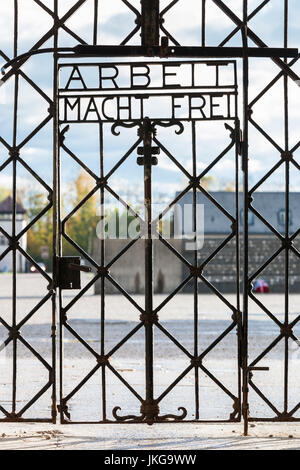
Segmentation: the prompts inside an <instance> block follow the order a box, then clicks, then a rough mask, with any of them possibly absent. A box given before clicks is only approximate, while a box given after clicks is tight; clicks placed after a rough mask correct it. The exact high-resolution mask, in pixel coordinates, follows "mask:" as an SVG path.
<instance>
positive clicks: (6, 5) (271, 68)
mask: <svg viewBox="0 0 300 470" xmlns="http://www.w3.org/2000/svg"><path fill="white" fill-rule="evenodd" d="M39 3H40V4H43V5H44V6H45V7H46V8H49V9H51V8H52V7H53V0H43V1H40V2H39ZM75 3H76V1H75V0H63V1H62V0H60V1H59V16H60V17H62V16H63V15H64V14H65V13H66V12H68V10H69V9H70V8H71V7H72V6H73V5H74V4H75ZM130 3H131V4H132V5H133V6H134V7H135V8H137V9H139V8H140V6H139V1H138V0H131V2H130ZM225 3H226V5H227V6H229V7H230V8H231V9H232V10H233V11H234V13H235V14H236V15H238V16H239V17H241V14H242V1H241V0H228V1H226V2H225ZM260 3H261V1H258V0H249V11H250V12H251V11H253V10H254V9H255V8H256V7H257V6H258V5H259V4H260ZM13 4H14V2H13V0H7V1H5V2H4V1H2V2H0V58H1V60H0V61H1V66H2V65H3V64H4V63H5V55H6V56H8V57H11V56H12V51H13V34H12V33H13ZM99 4H100V14H99V24H98V43H101V44H119V43H120V42H121V41H122V40H123V39H124V37H125V36H126V35H127V34H128V33H129V32H130V31H131V29H132V28H133V27H134V26H135V23H134V20H135V15H134V14H133V13H132V11H131V10H130V9H129V8H128V7H127V6H126V5H125V4H124V3H123V2H122V0H100V2H99ZM168 4H169V1H167V0H162V1H161V5H162V8H164V7H165V6H166V5H168ZM200 4H201V2H200V0H179V1H178V3H177V4H176V5H175V6H174V7H173V8H172V9H171V10H170V11H169V12H168V13H166V15H165V23H164V26H165V27H166V28H167V29H168V31H170V33H171V34H172V35H173V36H174V37H176V39H177V40H178V42H179V43H180V44H181V45H199V44H200V39H201V8H200ZM283 4H284V2H283V0H270V1H269V3H268V4H267V5H266V7H264V8H263V9H262V10H261V11H260V12H259V13H258V14H257V15H256V16H255V17H254V18H253V19H252V20H251V21H250V22H249V27H250V28H251V29H252V30H253V31H254V32H255V33H256V34H257V35H258V36H259V37H260V38H261V39H262V40H263V41H264V42H265V43H266V44H267V45H269V46H273V47H282V46H283V24H282V14H283ZM289 7H290V11H289V26H290V29H289V45H290V46H291V47H298V46H299V44H300V41H299V38H300V23H299V14H300V3H299V0H290V1H289ZM92 12H93V0H87V1H86V2H85V3H84V5H83V6H82V7H81V8H80V9H79V10H78V11H77V12H76V13H75V14H74V15H73V16H72V17H71V18H70V19H69V20H68V21H67V22H66V26H68V28H70V29H71V30H72V31H73V32H74V33H76V34H77V35H78V36H80V37H81V38H82V39H83V40H84V41H85V42H87V43H91V41H92V16H93V14H92ZM51 25H52V19H51V16H50V15H49V13H48V12H47V11H45V9H43V8H41V5H38V2H36V1H35V0H19V23H18V29H19V33H18V34H19V43H18V53H19V54H20V53H23V52H25V51H27V50H28V49H29V48H31V47H32V46H33V45H34V44H35V42H36V41H38V40H39V38H40V37H41V36H43V34H45V33H46V32H47V31H48V30H49V29H50V28H51ZM234 27H235V26H234V24H233V23H232V21H231V20H229V19H228V18H227V17H226V16H225V15H224V14H223V12H222V11H221V10H220V9H219V8H218V7H217V6H216V5H214V3H213V1H212V0H207V30H206V37H207V45H211V46H215V45H218V44H219V43H220V42H221V41H222V40H223V39H224V38H225V37H226V36H227V35H228V34H229V33H230V32H231V31H232V30H233V29H234ZM138 40H139V36H138V35H135V36H134V37H133V38H132V40H131V41H130V44H137V43H138ZM59 43H60V46H73V45H76V44H77V41H76V39H74V38H73V37H72V36H71V35H70V34H69V33H68V32H66V31H61V33H60V37H59ZM227 45H228V46H234V45H240V34H239V33H238V34H236V35H234V36H233V38H232V39H231V40H230V41H229V42H228V44H227ZM251 45H252V46H253V44H251V41H250V46H251ZM51 46H52V40H49V41H48V42H46V43H45V44H44V45H43V47H51ZM250 66H251V71H250V99H253V98H255V97H256V95H257V94H258V93H259V92H260V91H261V90H262V89H263V88H264V87H265V86H266V85H267V84H268V83H269V82H270V81H271V80H272V79H273V77H274V76H276V75H277V73H278V71H279V69H278V67H277V66H276V65H275V64H274V63H273V62H272V61H271V60H269V59H252V60H251V61H250ZM22 70H23V71H24V73H25V74H26V76H27V77H29V78H30V79H31V80H34V81H35V82H36V83H37V84H38V85H39V86H40V87H41V88H42V90H43V92H44V93H45V94H46V95H48V96H49V97H50V98H51V96H52V88H51V86H52V62H51V56H50V55H47V56H46V55H45V56H36V57H33V58H31V59H30V60H28V61H27V62H26V64H25V65H24V66H23V67H22ZM294 70H295V71H296V72H298V73H300V66H299V64H298V63H297V64H295V66H294ZM241 77H242V75H241V67H240V63H239V64H238V78H239V86H240V87H241ZM241 91H242V90H241V88H240V93H241ZM241 103H242V100H241V95H240V96H239V114H240V116H241ZM299 105H300V88H299V87H298V86H297V84H295V83H294V82H292V81H290V83H289V116H290V147H291V148H292V147H293V146H294V145H295V144H296V143H297V142H298V141H299V140H300V132H299V109H300V106H299ZM283 106H284V103H283V80H282V79H281V80H279V81H278V82H277V83H276V85H275V86H274V87H272V88H271V89H270V90H269V91H268V92H267V93H266V94H265V95H264V97H263V98H262V99H261V100H260V101H259V102H258V103H257V104H256V105H255V106H254V107H253V118H254V120H255V121H256V122H257V123H258V124H259V126H261V127H263V128H264V129H265V130H266V131H267V132H268V133H269V134H270V136H271V137H272V139H273V140H274V141H275V142H276V144H277V145H278V146H279V147H282V146H284V133H283V117H282V112H283ZM0 107H1V109H2V111H1V113H0V135H1V136H2V137H3V138H4V139H5V140H6V141H7V142H8V143H11V142H12V129H13V126H12V122H13V80H9V81H8V82H6V83H5V84H4V85H3V86H1V87H0ZM48 107H49V104H48V102H47V101H46V100H45V99H44V98H43V97H42V96H41V95H40V94H39V93H38V92H36V91H35V90H34V89H33V88H32V87H31V86H30V84H29V83H28V82H27V81H26V80H24V79H23V78H20V93H19V112H18V136H17V142H18V143H20V142H22V141H23V140H24V139H25V138H26V136H27V135H28V134H29V133H30V132H31V131H32V130H33V129H34V128H35V127H36V126H37V125H38V123H39V122H40V121H41V120H42V119H43V118H46V117H47V115H48ZM97 129H98V127H97V126H96V125H89V124H81V125H73V126H71V129H70V131H69V132H68V134H67V138H66V144H67V145H68V147H69V148H70V149H71V150H72V152H74V153H75V154H76V155H78V156H79V157H80V158H81V159H82V160H83V161H84V163H85V164H87V165H88V166H89V167H90V168H91V169H92V170H93V171H95V172H96V173H97V172H99V152H98V130H97ZM228 137H229V134H228V131H226V130H225V128H224V123H223V122H219V123H215V122H205V123H201V124H199V125H198V126H197V138H196V148H197V163H198V171H199V172H200V171H201V170H203V169H204V168H205V167H206V166H207V165H208V164H209V163H210V162H211V161H212V160H213V159H214V158H215V157H216V156H217V155H218V154H219V153H220V152H221V151H222V150H223V149H224V148H225V147H226V146H227V145H228V143H229V138H228ZM136 139H137V137H136V130H134V129H130V130H126V129H124V130H122V131H121V133H120V135H119V136H118V137H116V136H111V133H110V129H109V128H108V126H107V130H106V131H105V141H104V165H105V171H109V169H111V168H112V167H113V166H114V165H115V164H116V162H117V161H118V159H120V158H121V157H122V155H123V154H124V153H125V152H126V151H127V150H128V148H129V147H130V146H131V145H132V144H133V143H134V142H135V141H136ZM158 140H160V141H161V142H162V143H163V144H164V146H165V147H166V148H167V149H168V150H169V151H170V152H171V153H173V154H174V156H175V157H176V158H178V160H179V161H180V163H181V164H182V165H183V166H184V167H185V168H186V169H188V171H191V166H192V149H191V131H190V128H189V126H186V128H185V131H184V133H183V134H182V135H180V136H178V135H176V134H175V133H174V129H160V130H159V132H158ZM21 157H22V158H23V159H24V160H25V162H26V163H27V164H29V165H30V166H31V167H32V168H33V169H34V171H35V172H36V173H37V174H38V175H39V176H41V178H43V179H44V180H45V182H47V184H49V185H50V186H51V184H52V128H51V122H49V123H48V124H47V125H46V126H44V127H43V128H42V129H41V131H40V132H39V133H37V134H36V136H35V137H34V138H33V139H31V140H30V141H29V142H28V143H27V144H26V145H24V146H23V147H22V149H21ZM6 158H7V150H6V149H5V147H4V146H3V145H1V143H0V162H1V164H2V163H3V162H4V161H5V160H6ZM279 159H280V154H279V152H278V150H276V148H275V147H274V146H273V145H271V144H270V143H269V142H268V141H267V139H266V138H265V137H264V136H263V135H262V134H261V133H259V132H258V131H257V130H256V129H255V128H254V127H253V126H251V127H250V162H249V169H250V175H249V181H250V186H251V185H254V184H256V182H257V181H259V179H260V178H262V176H263V175H264V174H265V173H267V172H268V171H269V170H270V168H271V167H272V166H273V165H274V164H275V163H277V162H278V160H279ZM295 159H296V160H297V161H298V163H300V152H299V150H298V151H297V152H295ZM79 171H80V168H79V166H78V165H77V164H76V163H75V162H74V161H72V159H71V158H70V157H69V156H68V155H66V154H65V153H64V152H62V187H63V190H64V191H69V190H70V183H71V182H72V181H73V180H74V178H76V176H77V174H78V173H79ZM234 172H235V162H234V153H233V152H231V153H229V154H228V155H227V156H226V157H225V158H224V159H222V160H221V161H220V162H219V163H218V165H216V167H215V168H214V169H213V170H211V171H210V173H209V175H210V176H211V177H212V181H213V183H212V189H215V190H221V189H224V188H226V187H228V186H230V184H232V181H233V180H234ZM110 183H111V186H113V187H114V189H115V190H116V191H117V192H119V193H120V194H121V195H126V196H127V197H128V198H130V202H134V200H135V199H136V200H138V199H140V198H141V195H142V191H143V179H142V170H141V168H139V167H138V166H137V165H136V152H135V153H134V154H133V155H132V156H131V157H130V158H129V159H128V160H127V161H126V162H125V163H124V165H122V167H120V170H119V171H118V173H116V174H115V175H113V176H112V178H111V180H110ZM185 184H186V178H185V176H184V175H183V174H182V173H181V172H179V171H178V169H177V167H176V166H175V165H174V164H173V163H172V162H171V161H170V159H169V158H168V157H167V155H165V154H164V153H163V152H162V153H161V155H160V156H159V165H158V166H157V167H155V168H154V170H153V189H154V193H155V195H156V197H157V198H158V199H160V200H161V199H162V198H163V199H166V200H169V199H170V198H172V197H173V196H174V194H175V193H176V191H179V190H181V189H182V188H184V186H185ZM18 185H19V187H20V188H21V187H22V188H24V191H27V190H28V188H30V189H31V190H33V189H34V190H39V188H40V186H39V184H38V183H36V182H35V181H34V179H33V178H32V177H31V175H30V174H29V173H28V172H27V171H26V170H24V169H23V168H21V167H20V168H18ZM290 185H291V190H294V191H299V190H300V180H299V174H298V170H296V169H295V170H294V171H293V172H292V173H291V180H290ZM0 186H6V187H10V186H11V167H10V166H8V167H7V168H5V170H4V171H2V172H1V173H0ZM274 189H276V190H280V189H284V173H283V168H279V170H277V171H276V172H275V173H274V175H273V176H272V177H271V178H270V179H269V180H268V181H267V182H266V183H265V184H263V185H262V186H261V187H260V190H265V191H267V190H274Z"/></svg>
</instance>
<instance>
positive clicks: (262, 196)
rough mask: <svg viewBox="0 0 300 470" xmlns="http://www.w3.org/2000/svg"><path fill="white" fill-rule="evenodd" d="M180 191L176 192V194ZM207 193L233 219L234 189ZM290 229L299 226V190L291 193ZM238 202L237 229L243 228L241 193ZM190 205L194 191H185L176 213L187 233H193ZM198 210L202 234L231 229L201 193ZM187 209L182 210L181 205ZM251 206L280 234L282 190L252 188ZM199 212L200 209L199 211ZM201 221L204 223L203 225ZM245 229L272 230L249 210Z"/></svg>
mask: <svg viewBox="0 0 300 470" xmlns="http://www.w3.org/2000/svg"><path fill="white" fill-rule="evenodd" d="M178 195H179V193H176V196H178ZM210 195H211V196H212V198H213V199H215V201H217V203H218V204H219V205H221V206H222V207H223V209H225V211H226V212H227V214H230V215H231V216H232V217H233V218H235V216H236V201H235V199H236V194H235V192H229V191H210ZM289 200H290V204H289V206H290V210H289V212H290V216H289V224H290V232H291V233H294V232H296V230H298V228H299V226H300V211H299V206H300V192H292V191H291V192H290V193H289ZM238 203H239V219H240V220H239V222H240V230H241V231H242V230H243V193H239V194H238ZM192 204H193V193H192V192H191V191H189V192H187V193H185V194H184V196H182V198H181V199H180V200H179V202H178V205H179V206H181V208H182V210H181V211H178V214H177V215H176V213H175V214H174V217H175V215H176V217H177V219H178V221H176V220H175V222H176V223H177V222H178V223H179V226H180V227H182V226H184V227H185V228H184V233H186V234H190V233H192V232H193V229H192V224H193V222H192V221H193V218H192V217H191V216H190V215H189V212H188V206H191V205H192ZM197 204H198V205H199V206H198V207H197V210H199V217H202V218H203V221H202V222H203V223H202V226H201V219H199V222H198V226H199V231H200V230H204V233H206V234H208V233H210V234H228V233H230V232H231V223H232V222H231V220H230V217H228V216H227V215H226V214H224V213H223V212H222V211H221V210H220V209H219V208H218V206H217V204H214V203H213V202H211V201H210V200H209V199H208V198H207V197H206V196H205V195H204V194H203V193H200V192H198V193H197ZM185 205H187V208H186V209H184V206H185ZM252 206H253V207H254V209H256V211H257V212H258V213H259V214H260V215H261V216H262V217H263V218H264V219H265V220H266V221H267V223H269V224H271V225H272V226H273V227H274V228H275V230H277V231H278V232H279V233H283V234H284V233H285V193H284V192H279V191H276V192H275V191H273V192H271V191H268V192H267V191H266V192H265V191H255V193H253V202H252ZM184 210H187V213H186V217H185V219H184V215H183V212H184ZM201 211H202V212H201ZM203 224H204V226H203ZM248 224H249V227H248V231H249V233H252V234H271V233H272V232H271V231H270V229H269V228H268V225H267V224H265V223H264V222H263V221H262V220H261V219H260V218H259V217H257V216H256V215H255V214H254V213H253V212H252V211H249V213H248Z"/></svg>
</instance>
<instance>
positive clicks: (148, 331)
mask: <svg viewBox="0 0 300 470" xmlns="http://www.w3.org/2000/svg"><path fill="white" fill-rule="evenodd" d="M143 127H144V132H143V142H144V149H145V150H144V152H145V153H144V206H145V222H146V230H147V232H146V234H145V313H146V321H145V354H146V358H145V362H146V371H145V372H146V403H147V404H149V405H150V406H151V405H152V404H153V399H154V384H153V322H152V315H153V241H152V225H151V221H152V164H151V144H152V130H151V122H150V120H149V119H148V118H146V119H145V120H144V123H143ZM147 317H148V319H149V321H147Z"/></svg>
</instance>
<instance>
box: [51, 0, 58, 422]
mask: <svg viewBox="0 0 300 470" xmlns="http://www.w3.org/2000/svg"><path fill="white" fill-rule="evenodd" d="M53 21H54V24H53V27H54V34H53V47H54V53H53V98H52V99H53V108H52V112H53V191H52V198H53V218H52V276H53V286H54V289H53V295H52V368H53V374H52V380H53V387H52V421H53V423H56V416H57V410H56V311H57V303H56V302H57V299H56V289H57V257H56V252H57V217H58V207H57V204H58V194H57V189H58V187H57V164H58V114H57V113H58V105H57V93H58V70H57V63H58V57H57V51H56V50H57V47H58V0H54V17H53Z"/></svg>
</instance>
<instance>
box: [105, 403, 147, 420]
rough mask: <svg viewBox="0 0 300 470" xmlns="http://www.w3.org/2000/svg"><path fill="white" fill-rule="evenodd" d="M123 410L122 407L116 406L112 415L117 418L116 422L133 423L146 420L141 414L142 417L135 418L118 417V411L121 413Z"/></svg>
mask: <svg viewBox="0 0 300 470" xmlns="http://www.w3.org/2000/svg"><path fill="white" fill-rule="evenodd" d="M121 410H122V408H121V407H120V406H115V407H114V409H113V410H112V415H113V417H114V418H115V420H116V421H122V422H125V421H133V422H135V423H136V422H142V421H144V419H145V415H144V414H141V415H140V416H135V415H125V416H120V415H118V411H121Z"/></svg>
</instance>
